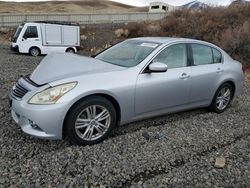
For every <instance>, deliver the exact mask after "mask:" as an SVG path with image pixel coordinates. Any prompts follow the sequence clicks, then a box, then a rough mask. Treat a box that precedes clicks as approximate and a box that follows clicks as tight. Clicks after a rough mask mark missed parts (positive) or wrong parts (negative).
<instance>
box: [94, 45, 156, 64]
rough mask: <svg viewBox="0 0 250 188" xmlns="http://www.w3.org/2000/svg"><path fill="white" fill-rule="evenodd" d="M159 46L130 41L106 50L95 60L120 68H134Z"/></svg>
mask: <svg viewBox="0 0 250 188" xmlns="http://www.w3.org/2000/svg"><path fill="white" fill-rule="evenodd" d="M158 46H159V43H154V42H147V41H141V40H129V41H124V42H121V43H119V44H117V45H115V46H113V47H111V48H109V49H107V50H105V51H104V52H102V53H100V54H99V55H97V56H96V57H95V58H96V59H99V60H102V61H105V62H107V63H111V64H114V65H118V66H123V67H133V66H136V65H138V64H139V63H140V62H142V61H143V60H144V59H145V58H146V57H147V56H148V55H149V54H150V53H152V52H153V51H154V50H155V49H156V48H157V47H158Z"/></svg>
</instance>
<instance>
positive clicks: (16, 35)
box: [12, 25, 23, 42]
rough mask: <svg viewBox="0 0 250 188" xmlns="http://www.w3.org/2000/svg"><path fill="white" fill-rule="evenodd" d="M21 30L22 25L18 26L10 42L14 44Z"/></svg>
mask: <svg viewBox="0 0 250 188" xmlns="http://www.w3.org/2000/svg"><path fill="white" fill-rule="evenodd" d="M22 29H23V25H19V26H18V28H17V30H16V32H15V34H14V36H13V39H12V42H16V41H17V38H18V36H19V35H20V33H21V31H22Z"/></svg>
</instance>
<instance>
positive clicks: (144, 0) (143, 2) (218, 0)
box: [0, 0, 250, 6]
mask: <svg viewBox="0 0 250 188" xmlns="http://www.w3.org/2000/svg"><path fill="white" fill-rule="evenodd" d="M0 1H16V2H24V1H26V2H27V1H33V2H34V1H48V0H0ZM93 1H94V0H93ZM111 1H116V2H120V3H124V4H128V5H133V6H148V5H149V3H150V2H153V1H158V2H159V1H160V2H166V3H168V4H170V5H175V6H179V5H183V4H186V3H189V2H191V1H194V0H111ZM199 1H200V2H204V3H208V4H213V5H228V4H230V2H232V0H199ZM249 1H250V0H249Z"/></svg>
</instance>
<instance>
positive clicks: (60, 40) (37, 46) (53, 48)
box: [11, 21, 80, 56]
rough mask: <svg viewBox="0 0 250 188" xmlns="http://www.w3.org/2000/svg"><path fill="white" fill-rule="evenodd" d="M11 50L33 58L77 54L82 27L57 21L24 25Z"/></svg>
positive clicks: (16, 35) (17, 32)
mask: <svg viewBox="0 0 250 188" xmlns="http://www.w3.org/2000/svg"><path fill="white" fill-rule="evenodd" d="M11 49H12V50H14V51H17V52H19V53H29V54H30V55H32V56H38V55H40V54H49V53H51V52H70V53H76V52H77V51H78V50H79V49H80V26H79V24H76V23H67V22H57V21H45V22H28V23H23V24H21V25H19V26H18V28H17V30H16V32H15V34H14V36H13V39H12V45H11Z"/></svg>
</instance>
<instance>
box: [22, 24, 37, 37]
mask: <svg viewBox="0 0 250 188" xmlns="http://www.w3.org/2000/svg"><path fill="white" fill-rule="evenodd" d="M37 37H38V34H37V27H36V26H28V27H27V29H26V31H25V33H24V35H23V38H26V39H27V38H37Z"/></svg>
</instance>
